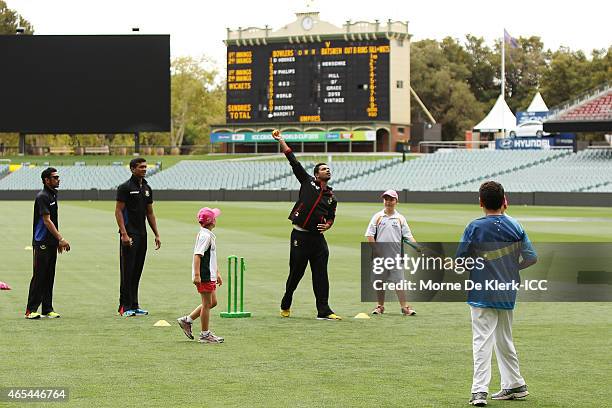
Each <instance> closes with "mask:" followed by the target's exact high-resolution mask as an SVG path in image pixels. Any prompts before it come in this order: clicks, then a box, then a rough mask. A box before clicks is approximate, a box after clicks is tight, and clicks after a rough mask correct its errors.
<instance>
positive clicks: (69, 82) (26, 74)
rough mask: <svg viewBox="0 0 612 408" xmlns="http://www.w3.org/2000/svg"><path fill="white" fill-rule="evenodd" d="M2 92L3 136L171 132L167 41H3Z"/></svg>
mask: <svg viewBox="0 0 612 408" xmlns="http://www.w3.org/2000/svg"><path fill="white" fill-rule="evenodd" d="M0 89H1V91H0V94H1V95H2V96H1V97H0V132H23V133H134V132H141V131H143V132H144V131H152V132H155V131H157V132H162V131H169V130H170V36H169V35H140V34H138V35H49V36H46V35H43V36H39V35H7V36H0Z"/></svg>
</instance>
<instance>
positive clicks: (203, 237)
mask: <svg viewBox="0 0 612 408" xmlns="http://www.w3.org/2000/svg"><path fill="white" fill-rule="evenodd" d="M220 214H221V210H219V209H218V208H208V207H204V208H201V209H200V211H198V217H197V218H198V222H199V223H200V232H198V236H197V237H196V242H195V248H194V250H193V265H192V272H191V278H192V281H193V284H194V285H195V286H196V288H197V289H198V293H200V296H201V298H202V304H201V305H198V307H196V308H195V309H194V310H193V312H191V314H189V315H187V316H183V317H181V318H179V319H177V321H178V324H179V326H181V329H183V333H185V336H187V337H188V338H190V339H192V340H193V338H194V336H193V333H192V331H191V325H192V324H193V321H194V320H195V319H197V318H198V317H200V322H201V323H202V331H201V332H200V336H199V341H200V343H223V337H219V336H216V335H215V334H214V333H213V332H211V331H210V330H209V327H208V326H209V321H210V309H212V308H214V307H215V306H217V295H216V293H215V290H216V288H217V285H219V286H221V284H222V283H223V280H222V279H221V275H220V274H219V267H218V265H217V247H216V237H215V234H213V232H212V229H213V228H215V226H216V225H217V217H218V216H219V215H220Z"/></svg>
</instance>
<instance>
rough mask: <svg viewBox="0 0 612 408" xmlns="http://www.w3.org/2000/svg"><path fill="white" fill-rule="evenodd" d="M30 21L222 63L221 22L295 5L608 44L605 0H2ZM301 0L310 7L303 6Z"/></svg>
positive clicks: (252, 21)
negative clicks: (167, 41)
mask: <svg viewBox="0 0 612 408" xmlns="http://www.w3.org/2000/svg"><path fill="white" fill-rule="evenodd" d="M5 1H6V3H7V4H8V6H9V8H11V9H14V10H17V11H18V12H19V13H20V14H21V15H23V17H24V18H26V19H27V20H28V21H30V22H31V23H32V24H33V25H34V29H35V34H41V35H42V34H122V33H126V34H127V33H130V32H131V28H132V27H139V28H140V32H141V33H143V34H170V35H171V53H172V56H173V57H177V56H182V55H192V56H200V55H207V56H209V57H212V58H213V59H214V60H215V61H216V62H217V64H218V65H219V66H224V65H225V48H224V45H223V42H222V41H223V40H224V39H225V37H226V27H229V28H233V29H235V28H238V27H249V26H258V27H263V26H265V25H266V24H268V25H269V26H270V27H272V28H273V29H278V28H280V27H282V26H283V25H286V24H287V23H290V22H292V21H294V20H295V13H296V12H301V11H307V10H310V11H312V10H314V11H319V12H320V18H321V19H322V20H326V21H328V22H330V23H332V24H335V25H337V26H341V25H342V24H343V23H344V22H345V21H346V20H349V19H350V20H353V21H356V20H368V21H373V20H375V19H379V20H381V21H386V20H388V19H392V20H401V21H409V24H410V26H409V31H410V33H411V34H412V35H413V39H414V40H419V39H423V38H435V39H441V38H444V37H446V36H452V37H455V38H459V39H463V38H464V37H465V34H467V33H471V34H475V35H477V36H481V37H484V38H485V39H486V41H487V42H488V43H489V44H490V45H492V44H493V41H494V39H495V38H499V37H500V36H501V34H502V32H503V28H504V27H505V28H506V29H507V30H508V32H509V33H510V34H511V35H513V36H514V37H519V36H531V35H537V36H540V37H541V38H542V40H543V41H544V45H545V47H546V48H551V49H553V50H556V49H557V48H558V47H559V46H560V45H565V46H569V47H570V48H571V49H574V50H578V49H581V50H584V51H585V52H586V53H587V55H588V54H590V51H591V50H592V49H593V48H608V47H609V46H610V45H611V44H612V24H611V21H610V16H611V15H612V2H610V3H608V2H607V1H601V0H581V1H579V2H569V1H568V2H553V1H543V0H540V1H538V0H514V1H497V0H496V1H493V0H488V1H487V0H471V1H468V0H464V1H456V0H454V1H453V0H419V1H412V0H375V1H373V0H369V1H366V0H325V1H322V0H318V1H308V0H231V1H223V0H212V1H206V0H5ZM307 5H309V6H310V7H309V8H308V9H307Z"/></svg>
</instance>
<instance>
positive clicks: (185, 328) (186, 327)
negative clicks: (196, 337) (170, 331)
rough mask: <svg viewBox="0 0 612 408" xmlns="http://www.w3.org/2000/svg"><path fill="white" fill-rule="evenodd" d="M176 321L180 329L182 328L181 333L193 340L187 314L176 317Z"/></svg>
mask: <svg viewBox="0 0 612 408" xmlns="http://www.w3.org/2000/svg"><path fill="white" fill-rule="evenodd" d="M176 322H177V323H178V325H179V326H181V329H183V333H185V336H187V337H188V338H190V339H191V340H193V333H192V332H191V323H189V321H187V316H183V317H179V318H178V319H176Z"/></svg>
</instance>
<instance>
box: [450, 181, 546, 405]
mask: <svg viewBox="0 0 612 408" xmlns="http://www.w3.org/2000/svg"><path fill="white" fill-rule="evenodd" d="M479 193H480V206H481V207H482V208H483V210H484V213H485V216H484V217H481V218H478V219H476V220H474V221H472V222H471V223H470V224H468V226H467V227H466V228H465V231H464V233H463V237H462V238H461V243H460V244H459V248H458V250H457V257H480V258H482V259H484V267H483V268H481V269H473V270H471V271H470V280H471V281H473V282H475V283H480V284H481V285H482V290H470V291H469V292H468V302H467V303H468V304H469V305H470V309H471V314H472V338H473V340H472V346H473V354H474V377H473V381H472V397H471V398H470V401H469V402H470V404H472V405H475V406H481V407H482V406H486V405H487V396H488V392H489V383H490V382H491V357H492V354H493V349H494V348H495V355H496V357H497V363H498V366H499V371H500V374H501V388H502V389H501V391H499V392H498V393H495V394H493V395H492V396H491V398H492V399H516V398H523V397H526V396H527V395H528V394H529V392H528V391H527V385H526V383H525V380H524V379H523V377H522V376H521V373H520V371H519V362H518V356H517V354H516V349H515V348H514V342H513V339H512V317H513V309H514V304H515V301H516V293H517V291H516V290H490V289H491V287H489V288H487V286H486V282H487V281H488V282H494V283H512V282H518V283H520V279H521V278H520V275H519V271H520V270H521V269H525V268H527V267H529V266H531V265H533V264H535V263H536V262H537V255H536V253H535V250H534V248H533V246H532V245H531V242H530V241H529V237H528V236H527V233H526V232H525V230H524V229H523V227H522V226H521V224H519V222H518V221H516V220H515V219H514V218H512V217H510V216H508V215H505V214H504V212H505V210H506V209H507V207H508V204H507V200H506V197H505V194H504V188H503V187H502V185H501V184H499V183H496V182H494V181H488V182H485V183H483V184H482V185H481V186H480V191H479ZM508 287H509V286H508ZM487 289H489V290H487Z"/></svg>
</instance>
